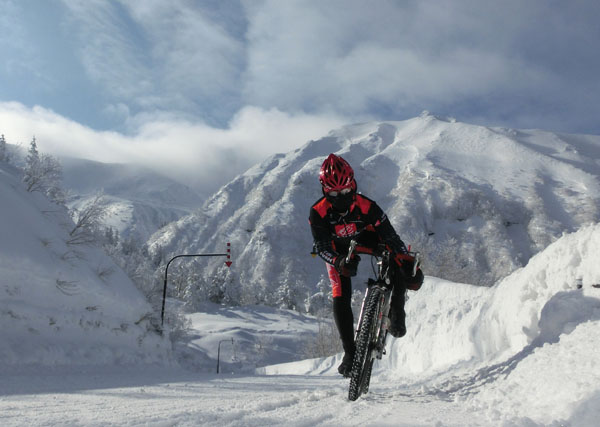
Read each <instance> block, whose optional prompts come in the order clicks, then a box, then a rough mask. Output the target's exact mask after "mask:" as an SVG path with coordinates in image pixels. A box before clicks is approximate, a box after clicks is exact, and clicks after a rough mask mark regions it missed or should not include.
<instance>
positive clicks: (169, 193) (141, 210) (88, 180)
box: [61, 157, 203, 242]
mask: <svg viewBox="0 0 600 427" xmlns="http://www.w3.org/2000/svg"><path fill="white" fill-rule="evenodd" d="M61 163H62V165H63V178H64V186H65V188H66V189H68V190H69V191H70V193H71V194H72V197H71V198H70V199H69V207H71V208H72V207H75V208H80V207H81V206H82V205H85V204H86V203H88V202H89V201H90V199H92V198H93V197H94V196H95V195H96V194H97V193H98V192H99V191H102V192H103V194H104V195H105V200H106V202H107V204H108V215H107V217H106V218H105V221H104V223H105V224H106V225H107V226H111V227H113V228H114V229H115V230H118V231H119V234H120V235H121V236H122V237H135V238H136V239H138V240H139V241H140V242H145V241H146V240H147V239H148V237H150V235H151V234H152V233H154V232H155V231H156V230H158V229H159V228H161V227H162V226H163V225H165V224H168V223H170V222H172V221H176V220H177V219H179V218H181V217H182V216H185V215H188V214H189V213H191V212H192V211H194V210H195V209H197V208H198V207H200V206H201V205H202V202H203V200H202V199H201V197H200V196H199V195H198V194H197V193H196V192H194V191H193V190H192V189H191V188H189V187H187V186H185V185H183V184H180V183H178V182H176V181H173V180H172V179H169V178H167V177H165V176H162V175H160V174H158V173H156V172H154V171H152V170H150V169H148V168H144V167H141V166H136V165H131V164H108V163H100V162H94V161H91V160H84V159H75V158H70V157H64V158H61Z"/></svg>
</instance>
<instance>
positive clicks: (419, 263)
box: [412, 252, 421, 277]
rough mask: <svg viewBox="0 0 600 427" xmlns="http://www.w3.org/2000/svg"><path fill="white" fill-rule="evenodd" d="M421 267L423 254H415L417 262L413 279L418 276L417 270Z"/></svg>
mask: <svg viewBox="0 0 600 427" xmlns="http://www.w3.org/2000/svg"><path fill="white" fill-rule="evenodd" d="M420 265H421V253H420V252H415V262H414V264H413V271H412V275H413V277H415V276H416V275H417V269H418V268H419V267H420Z"/></svg>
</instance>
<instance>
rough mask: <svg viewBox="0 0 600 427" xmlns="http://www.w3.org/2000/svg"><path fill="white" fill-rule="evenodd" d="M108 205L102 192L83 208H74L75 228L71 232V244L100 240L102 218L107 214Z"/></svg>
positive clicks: (72, 212) (84, 243) (83, 243)
mask: <svg viewBox="0 0 600 427" xmlns="http://www.w3.org/2000/svg"><path fill="white" fill-rule="evenodd" d="M107 209H108V206H107V205H106V201H105V199H104V195H103V194H102V193H98V194H96V196H94V199H93V200H92V201H91V202H89V203H87V204H86V205H85V206H84V207H83V208H81V209H73V210H72V211H71V214H72V216H73V222H74V224H73V228H72V230H71V231H70V232H69V240H67V243H68V244H69V245H86V244H91V243H94V242H96V241H97V240H98V237H97V236H98V234H99V233H101V226H102V220H103V219H104V217H105V216H106V214H107V213H108V212H107Z"/></svg>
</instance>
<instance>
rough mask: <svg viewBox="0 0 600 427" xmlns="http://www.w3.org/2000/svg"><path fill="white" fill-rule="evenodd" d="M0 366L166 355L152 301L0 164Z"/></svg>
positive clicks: (88, 362) (54, 208) (121, 361)
mask: <svg viewBox="0 0 600 427" xmlns="http://www.w3.org/2000/svg"><path fill="white" fill-rule="evenodd" d="M0 200H2V203H1V205H0V212H1V220H0V319H1V324H2V328H1V329H0V362H1V363H0V366H1V368H0V369H8V370H12V369H14V368H15V367H17V366H24V365H45V366H55V365H71V366H72V365H99V364H106V365H113V364H130V363H139V362H159V361H160V362H165V361H167V360H169V358H170V343H169V342H168V340H166V339H163V338H161V337H160V336H159V335H158V334H157V333H156V331H155V329H154V328H153V326H152V325H151V323H150V318H151V314H152V313H151V310H152V309H151V307H150V305H149V304H148V303H147V302H146V301H145V299H144V297H143V295H142V294H141V293H140V292H139V291H138V290H137V289H136V288H135V287H134V285H133V283H132V282H131V280H130V279H129V278H128V277H127V276H126V275H125V274H124V273H123V272H122V271H121V269H120V268H119V267H118V266H117V265H116V264H114V262H113V261H112V260H111V259H110V258H109V257H108V256H106V255H105V254H104V253H103V252H102V250H101V249H98V248H94V247H89V246H83V245H70V244H68V243H67V241H68V240H69V234H68V230H69V227H71V228H72V227H73V223H72V221H71V219H70V218H69V217H68V215H67V212H66V210H65V209H64V208H62V207H60V206H57V205H55V204H52V203H50V202H49V201H48V200H47V199H46V198H45V197H43V196H42V195H41V194H39V193H27V192H26V191H25V189H24V188H23V185H22V183H21V182H20V179H19V174H18V171H17V170H16V169H15V168H12V167H11V166H9V165H7V164H6V163H1V164H0Z"/></svg>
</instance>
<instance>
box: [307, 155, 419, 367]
mask: <svg viewBox="0 0 600 427" xmlns="http://www.w3.org/2000/svg"><path fill="white" fill-rule="evenodd" d="M319 181H320V182H321V187H322V190H323V197H321V198H320V199H319V200H318V201H317V202H316V203H315V204H314V205H313V206H312V207H311V209H310V216H309V222H310V227H311V231H312V235H313V238H314V247H315V252H316V253H317V254H318V255H319V256H320V257H321V258H323V259H324V260H325V262H326V266H327V272H328V275H329V280H330V282H331V287H332V296H333V318H334V320H335V324H336V327H337V329H338V332H339V335H340V339H341V341H342V347H343V348H344V357H343V359H342V363H341V364H340V366H339V367H338V371H339V373H340V374H342V375H343V376H345V377H348V376H349V375H350V371H351V370H352V359H353V358H354V351H355V345H354V316H353V313H352V305H351V302H352V283H351V279H350V278H351V277H353V276H355V275H356V271H357V267H358V262H359V261H360V257H359V256H358V255H355V256H354V257H353V258H352V259H351V260H350V261H349V262H346V256H347V254H348V250H349V244H350V240H353V239H354V240H356V241H357V242H358V245H359V246H362V247H366V248H370V249H371V250H375V249H376V248H377V247H378V245H379V244H380V243H383V244H385V245H386V246H387V248H388V249H389V250H390V251H391V252H392V254H393V255H394V259H395V260H396V264H395V265H396V266H397V268H395V269H394V270H395V271H393V273H392V277H393V281H394V287H395V288H394V294H393V298H392V309H391V319H390V320H391V325H390V328H389V332H390V334H391V335H392V336H394V337H402V336H404V335H405V334H406V324H405V312H404V301H405V289H406V288H409V289H414V290H417V289H419V288H420V287H421V284H422V283H423V273H422V271H421V270H420V269H419V270H418V271H417V275H416V276H415V277H412V268H413V262H412V261H413V258H412V257H410V256H409V255H408V250H407V249H406V246H405V245H404V242H403V241H402V240H401V239H400V237H399V236H398V234H397V233H396V231H394V228H393V227H392V224H391V223H390V221H389V219H388V218H387V216H386V215H385V213H384V212H383V211H382V210H381V208H380V207H379V206H378V205H377V204H376V203H375V202H374V201H373V200H371V199H369V198H367V197H365V196H363V195H362V194H359V193H357V192H356V188H357V185H356V180H355V179H354V171H353V170H352V167H351V166H350V165H349V164H348V162H346V161H345V160H344V159H343V158H342V157H340V156H336V155H335V154H330V155H329V156H328V157H327V159H325V161H324V162H323V164H322V165H321V170H320V172H319ZM409 271H410V273H408V272H409Z"/></svg>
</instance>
